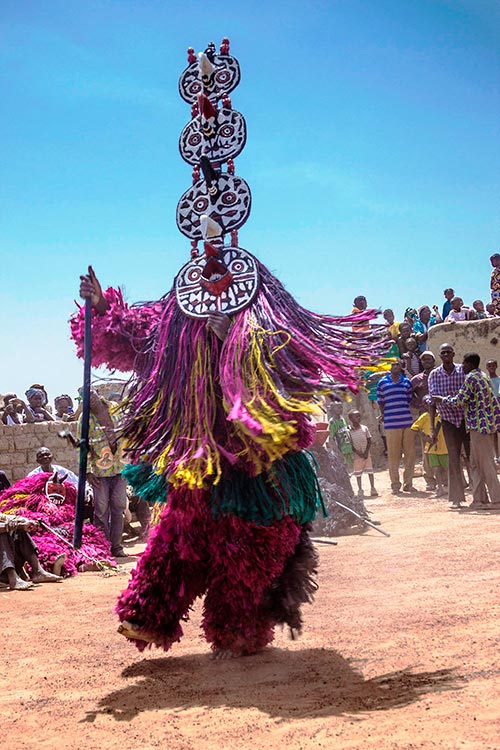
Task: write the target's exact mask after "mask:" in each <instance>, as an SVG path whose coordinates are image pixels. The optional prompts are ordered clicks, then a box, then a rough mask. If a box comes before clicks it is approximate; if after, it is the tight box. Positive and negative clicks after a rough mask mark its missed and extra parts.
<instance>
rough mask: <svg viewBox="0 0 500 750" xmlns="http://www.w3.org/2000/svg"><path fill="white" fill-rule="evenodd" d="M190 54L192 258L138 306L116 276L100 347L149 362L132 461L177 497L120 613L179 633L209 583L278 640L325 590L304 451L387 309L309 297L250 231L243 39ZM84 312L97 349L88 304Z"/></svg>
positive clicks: (226, 640)
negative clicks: (248, 241) (302, 296)
mask: <svg viewBox="0 0 500 750" xmlns="http://www.w3.org/2000/svg"><path fill="white" fill-rule="evenodd" d="M188 54H189V57H188V62H189V65H188V67H187V68H186V70H185V71H184V73H183V74H182V76H181V79H180V83H179V91H180V93H181V96H182V97H183V98H184V99H185V100H186V101H187V102H189V103H190V104H191V105H192V107H191V114H192V119H191V121H190V123H189V126H186V128H185V129H184V130H183V134H182V136H181V142H180V151H181V155H182V156H183V158H184V159H185V160H186V161H187V162H188V163H190V164H193V165H194V169H193V187H192V188H191V189H189V190H187V191H186V192H185V193H184V194H183V196H182V198H181V199H180V201H179V205H178V208H177V223H178V226H179V229H180V231H181V232H182V233H183V234H184V235H186V236H187V237H189V238H190V239H191V260H190V261H189V262H188V263H187V264H186V265H185V266H184V267H183V268H182V269H181V271H180V272H179V274H178V275H177V277H176V279H175V280H174V287H173V289H172V290H171V291H170V292H169V293H167V294H166V295H165V296H164V297H163V298H162V299H161V300H159V301H158V302H154V303H147V304H141V305H137V306H130V307H129V306H128V305H127V303H126V302H125V301H124V299H123V296H122V294H121V292H120V291H119V290H115V289H112V288H109V289H107V290H106V291H105V292H104V298H105V300H106V303H107V310H106V311H105V312H104V311H103V310H101V312H102V313H103V314H98V313H97V312H96V310H94V311H93V320H92V335H93V353H92V356H93V365H94V366H97V365H100V364H106V365H108V367H110V368H112V369H117V370H121V371H130V370H132V371H133V373H134V374H133V376H132V378H131V381H130V386H129V391H128V395H127V399H126V403H125V408H124V416H123V423H122V433H123V436H124V438H125V440H126V442H127V450H128V455H129V457H130V461H131V464H130V465H129V466H127V467H126V469H125V471H124V474H125V476H126V478H127V480H128V481H129V483H130V484H132V486H133V488H134V490H135V491H136V492H137V493H138V494H140V495H142V496H143V497H145V498H146V499H147V500H148V501H149V502H151V503H154V502H156V503H166V505H165V507H164V509H163V511H162V513H161V516H160V520H159V523H158V526H157V527H156V529H155V530H154V531H153V533H152V534H151V537H150V539H149V542H148V546H147V548H146V550H145V552H144V554H143V555H142V557H141V558H140V560H139V563H138V565H137V568H136V570H135V571H134V572H133V573H132V577H131V579H130V582H129V585H128V588H127V589H126V591H124V592H123V594H122V595H121V597H120V599H119V602H118V607H117V612H118V615H119V618H120V620H121V621H126V622H127V623H131V625H132V626H133V628H134V630H135V632H136V633H137V632H138V633H139V634H142V635H143V636H144V637H145V639H146V640H141V639H140V638H137V637H134V641H135V644H136V646H137V647H138V648H139V649H141V650H142V649H144V648H145V647H146V646H147V645H151V642H154V644H155V645H157V646H159V647H162V648H164V649H168V648H169V647H170V646H171V645H172V643H174V642H175V641H178V640H179V639H180V637H181V636H182V627H181V624H180V623H181V621H182V620H186V618H187V617H188V614H189V609H190V607H191V605H192V603H193V601H194V600H195V599H196V598H197V597H198V596H202V595H205V600H204V611H203V623H202V627H203V629H204V632H205V636H206V639H207V641H208V642H209V643H210V644H211V646H212V648H213V649H214V650H216V651H229V652H231V653H233V654H236V655H239V654H248V653H254V652H255V651H257V650H259V649H261V648H263V647H264V646H265V645H266V644H267V643H269V642H270V641H271V640H272V638H273V630H274V626H275V625H276V624H278V623H279V624H287V625H288V626H289V627H290V631H291V633H292V635H294V634H295V633H296V632H300V629H301V625H302V619H301V612H300V607H301V604H302V603H304V602H310V601H312V597H313V594H314V591H315V590H316V583H315V581H314V574H315V568H316V563H317V559H316V554H315V552H314V549H313V547H312V544H311V542H310V539H309V536H308V530H309V528H310V523H311V521H312V520H313V519H314V517H315V514H316V512H317V510H318V509H319V508H321V507H322V498H321V492H320V489H319V485H318V481H317V478H316V474H315V470H314V466H313V459H312V458H311V456H310V454H308V453H307V452H305V450H304V449H306V448H307V447H308V446H309V445H311V443H312V441H313V438H314V425H313V423H312V422H311V419H310V416H311V414H312V413H314V412H315V411H316V403H315V402H316V401H317V398H318V396H320V395H321V394H324V393H327V392H329V391H330V390H331V387H332V383H333V382H341V383H344V384H346V385H348V386H349V387H350V388H352V389H353V390H356V388H357V381H358V377H357V374H356V372H355V369H356V368H357V367H358V366H360V365H367V364H369V363H371V362H372V361H373V359H374V358H377V357H378V356H380V354H381V353H383V352H384V351H385V350H386V348H387V344H386V343H385V342H383V341H382V336H381V333H380V330H379V328H378V327H377V326H373V327H372V329H371V330H370V331H368V332H366V331H364V332H359V331H355V332H353V331H352V330H351V327H352V323H353V322H362V321H368V320H370V319H371V318H373V317H374V312H373V311H372V310H369V311H365V312H364V313H362V314H361V315H358V316H350V315H349V316H345V317H335V316H323V315H318V314H316V313H313V312H310V311H308V310H305V309H304V308H302V307H300V306H299V305H298V304H297V302H296V301H295V300H294V299H293V297H292V296H291V295H290V294H289V293H288V292H287V291H286V289H285V288H284V287H283V285H282V284H281V283H280V282H279V281H278V279H276V277H275V276H273V275H272V274H271V273H270V272H269V271H268V270H267V268H266V267H265V266H264V265H263V264H262V263H260V261H258V260H257V259H256V258H255V257H254V256H253V255H251V254H250V253H248V252H247V251H245V250H243V248H241V247H239V245H238V234H237V230H238V229H239V228H240V227H241V226H242V225H243V223H244V222H245V220H246V218H247V217H248V215H249V211H250V204H251V199H250V192H249V188H248V185H247V184H246V183H245V182H244V180H242V179H241V178H239V177H237V176H236V174H235V168H234V162H233V159H234V158H235V157H236V156H237V155H238V153H239V152H240V151H241V149H242V148H243V146H244V143H245V138H246V126H245V124H244V120H243V116H242V115H241V114H240V113H235V114H234V116H233V114H232V113H234V111H233V110H232V104H231V100H230V99H229V93H230V92H231V91H232V90H233V89H234V87H235V86H236V85H237V83H238V81H239V65H238V62H237V61H236V59H235V58H234V57H232V56H231V55H229V43H228V41H227V40H223V42H222V46H221V50H220V53H216V52H215V47H214V46H213V45H209V47H208V48H207V50H206V51H205V53H203V54H201V55H200V56H199V57H196V56H195V55H194V52H193V50H191V49H190V50H189V51H188ZM220 102H222V106H219V104H220ZM229 154H230V156H229ZM224 165H226V166H227V171H225V172H224V171H223V166H224ZM199 240H204V242H203V252H202V253H201V254H200V252H199V250H198V242H199ZM210 313H216V314H219V313H224V315H226V316H228V318H229V320H230V327H229V330H228V332H227V336H225V338H224V337H221V338H222V340H220V339H219V337H218V336H217V335H215V333H214V330H213V329H212V327H211V325H207V318H208V317H209V315H210ZM71 329H72V336H73V338H74V340H75V342H76V343H77V348H78V354H79V356H82V348H83V310H80V311H79V313H77V314H76V315H75V316H74V317H73V319H72V321H71ZM148 640H149V641H150V643H148V642H147V641H148Z"/></svg>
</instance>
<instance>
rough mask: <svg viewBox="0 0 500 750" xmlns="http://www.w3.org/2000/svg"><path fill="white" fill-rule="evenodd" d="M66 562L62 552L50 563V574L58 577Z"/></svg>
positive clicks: (64, 553) (64, 554)
mask: <svg viewBox="0 0 500 750" xmlns="http://www.w3.org/2000/svg"><path fill="white" fill-rule="evenodd" d="M65 562H66V552H62V553H61V554H60V555H57V557H56V559H55V560H54V562H53V563H52V572H53V574H54V575H55V576H60V575H61V571H62V568H63V565H64V563H65Z"/></svg>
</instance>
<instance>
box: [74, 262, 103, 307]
mask: <svg viewBox="0 0 500 750" xmlns="http://www.w3.org/2000/svg"><path fill="white" fill-rule="evenodd" d="M80 297H82V298H83V299H87V298H90V301H91V302H92V306H93V307H95V308H96V310H97V311H98V312H99V313H101V314H103V313H104V312H106V310H107V308H108V307H109V305H108V303H107V301H106V298H105V297H104V295H103V293H102V287H101V284H100V282H99V280H98V278H97V276H96V275H95V273H94V269H93V268H92V266H89V271H88V273H87V274H85V275H82V276H80Z"/></svg>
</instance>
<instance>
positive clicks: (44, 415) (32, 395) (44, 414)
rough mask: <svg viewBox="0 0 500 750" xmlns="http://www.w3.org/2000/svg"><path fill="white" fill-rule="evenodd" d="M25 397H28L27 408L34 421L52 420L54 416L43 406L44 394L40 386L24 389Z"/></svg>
mask: <svg viewBox="0 0 500 750" xmlns="http://www.w3.org/2000/svg"><path fill="white" fill-rule="evenodd" d="M25 395H26V398H27V399H28V409H29V411H30V413H31V415H32V417H33V420H34V421H35V422H53V421H54V417H53V416H52V414H50V413H49V412H48V411H47V409H46V408H45V404H46V403H47V402H46V401H45V396H46V394H45V393H44V391H42V390H41V388H28V390H27V391H26V394H25Z"/></svg>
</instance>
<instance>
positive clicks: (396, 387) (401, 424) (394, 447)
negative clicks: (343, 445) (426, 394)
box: [377, 359, 415, 494]
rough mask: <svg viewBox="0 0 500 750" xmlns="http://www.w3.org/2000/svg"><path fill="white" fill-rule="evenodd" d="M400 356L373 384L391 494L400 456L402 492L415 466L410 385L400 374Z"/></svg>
mask: <svg viewBox="0 0 500 750" xmlns="http://www.w3.org/2000/svg"><path fill="white" fill-rule="evenodd" d="M402 370H403V363H402V361H401V360H400V359H397V360H396V361H395V362H393V364H392V366H391V371H390V373H389V374H388V375H385V376H384V377H383V378H382V379H381V380H380V381H379V384H378V386H377V402H378V405H379V407H380V412H381V414H382V418H383V420H384V430H385V437H386V440H387V461H388V464H389V476H390V479H391V487H392V491H393V493H394V494H398V493H399V491H400V489H401V482H400V480H399V464H400V463H401V457H402V456H404V471H403V492H412V490H413V487H412V480H413V470H414V468H415V433H414V432H412V430H411V426H412V424H413V417H412V415H411V411H410V401H411V397H412V387H411V383H410V381H409V380H408V378H405V377H404V375H403V373H402Z"/></svg>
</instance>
